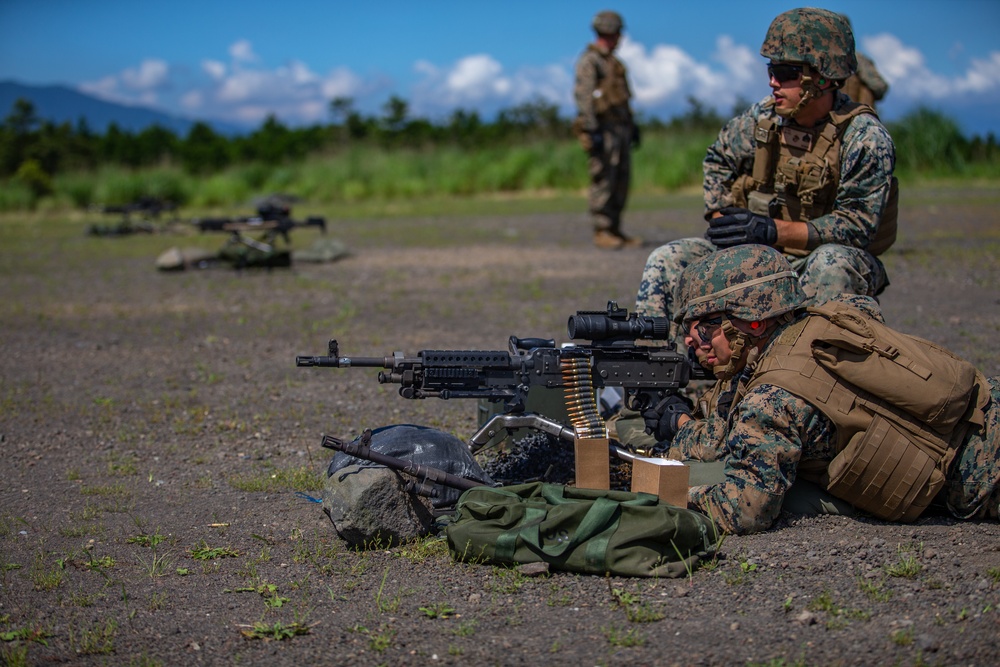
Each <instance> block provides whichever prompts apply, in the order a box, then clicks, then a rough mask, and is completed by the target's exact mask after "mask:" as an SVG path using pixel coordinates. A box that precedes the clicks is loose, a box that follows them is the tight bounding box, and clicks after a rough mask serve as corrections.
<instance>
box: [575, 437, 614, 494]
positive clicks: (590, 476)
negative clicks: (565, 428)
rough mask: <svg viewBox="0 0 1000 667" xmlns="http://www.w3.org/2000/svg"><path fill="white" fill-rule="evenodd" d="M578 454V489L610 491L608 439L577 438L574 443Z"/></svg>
mask: <svg viewBox="0 0 1000 667" xmlns="http://www.w3.org/2000/svg"><path fill="white" fill-rule="evenodd" d="M573 449H574V452H575V453H576V487H577V488H578V489H604V490H607V489H610V488H611V457H610V455H609V453H608V439H607V438H577V439H576V440H575V441H574V443H573Z"/></svg>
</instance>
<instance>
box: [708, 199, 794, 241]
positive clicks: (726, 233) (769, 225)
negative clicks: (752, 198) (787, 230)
mask: <svg viewBox="0 0 1000 667" xmlns="http://www.w3.org/2000/svg"><path fill="white" fill-rule="evenodd" d="M719 213H720V214H721V215H719V216H718V217H716V218H712V219H711V220H709V221H708V231H707V232H706V233H705V237H706V238H707V239H708V240H709V241H711V242H712V243H714V244H715V245H716V246H717V247H719V248H731V247H732V246H736V245H743V244H745V243H761V244H763V245H768V246H773V245H774V244H775V243H777V242H778V228H777V226H776V225H775V224H774V220H773V219H772V218H769V217H767V216H766V215H760V214H757V213H751V212H750V211H749V210H747V209H745V208H739V207H737V206H728V207H726V208H724V209H722V210H721V211H719Z"/></svg>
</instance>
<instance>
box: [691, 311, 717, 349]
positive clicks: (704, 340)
mask: <svg viewBox="0 0 1000 667" xmlns="http://www.w3.org/2000/svg"><path fill="white" fill-rule="evenodd" d="M720 326H722V315H717V316H715V317H712V318H709V319H707V320H702V321H700V322H698V326H696V327H695V328H694V332H695V335H696V336H698V341H700V342H701V344H702V345H708V344H709V343H711V342H712V337H713V336H714V335H715V330H716V329H717V328H718V327H720ZM698 341H696V342H698Z"/></svg>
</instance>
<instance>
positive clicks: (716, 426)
mask: <svg viewBox="0 0 1000 667" xmlns="http://www.w3.org/2000/svg"><path fill="white" fill-rule="evenodd" d="M838 300H840V301H845V302H847V303H849V304H850V305H852V306H854V307H856V308H859V309H861V310H863V311H864V312H866V313H868V314H870V315H872V316H873V317H875V318H876V319H879V320H880V321H881V314H880V313H879V310H878V306H877V304H876V303H875V301H874V300H873V299H870V298H867V297H861V296H853V295H844V296H842V297H840V298H839V299H838ZM802 317H806V315H802ZM786 326H788V325H786ZM778 335H780V330H779V331H778V332H776V333H775V334H773V336H772V340H773V339H775V338H777V337H778ZM767 354H768V348H765V349H764V351H763V352H762V354H761V357H762V358H763V357H766V356H767ZM748 376H749V373H748V372H747V371H746V370H744V372H743V373H741V374H740V375H738V376H737V377H736V378H734V380H733V387H731V389H732V388H735V387H736V386H737V385H739V384H741V383H743V384H745V383H746V382H747V381H748V379H749V377H748ZM988 382H989V385H990V390H991V394H992V402H991V403H990V405H989V406H988V408H987V412H986V425H985V427H984V429H983V430H981V431H977V432H973V433H970V434H969V435H968V436H966V438H965V441H964V443H963V445H962V447H961V448H960V449H959V450H958V454H957V456H956V458H955V461H954V462H953V463H952V465H951V468H950V470H949V473H948V476H947V482H946V485H945V487H944V489H943V490H942V492H941V494H940V495H939V496H938V499H939V500H943V501H944V502H945V503H946V505H947V508H948V510H949V511H950V512H951V513H952V514H953V515H954V516H956V517H958V518H963V519H967V518H985V517H992V518H997V516H998V513H1000V377H994V378H990V379H989V381H988ZM719 403H720V406H721V407H719V408H717V409H715V410H714V411H713V412H712V414H711V415H710V416H709V417H708V418H707V419H706V420H705V421H704V422H702V421H699V420H694V421H690V422H688V423H686V424H684V426H682V427H681V428H680V430H679V431H678V433H677V436H676V437H675V438H674V440H673V442H672V444H671V448H670V452H669V455H670V457H671V458H675V459H681V460H684V459H694V460H714V459H721V460H723V461H724V462H725V470H724V474H725V478H724V481H723V482H721V483H719V484H712V485H706V486H693V487H691V489H690V490H689V492H688V502H689V505H690V506H691V507H693V508H695V509H698V510H700V511H702V512H704V513H705V514H708V515H709V516H711V517H712V518H713V519H714V520H715V522H716V523H717V524H718V525H719V526H720V527H721V528H722V529H723V530H725V531H727V532H731V533H737V534H744V533H753V532H759V531H762V530H766V529H767V528H769V527H770V526H771V525H772V524H773V523H774V521H775V519H777V517H778V513H779V512H780V511H781V507H782V502H783V501H784V499H785V496H786V494H787V493H788V491H789V488H790V487H791V486H792V484H794V483H795V481H796V477H797V473H798V470H799V467H800V466H809V465H811V464H812V465H825V464H828V463H829V462H830V461H831V460H833V457H834V456H835V454H836V442H837V437H836V431H835V429H834V427H833V425H832V424H831V423H830V421H829V420H828V419H827V418H826V417H825V416H824V415H823V413H822V412H820V410H818V409H817V408H815V407H814V406H813V405H811V404H810V403H809V402H808V401H805V400H804V399H802V398H799V397H798V396H796V395H794V394H792V393H790V392H788V391H786V390H784V389H781V388H778V387H775V386H773V385H767V384H764V385H760V386H758V387H756V388H754V389H751V390H750V391H749V392H747V393H746V394H745V395H743V396H741V397H740V398H739V399H738V400H736V401H735V403H734V404H732V405H731V406H727V405H726V404H725V401H724V400H720V401H719Z"/></svg>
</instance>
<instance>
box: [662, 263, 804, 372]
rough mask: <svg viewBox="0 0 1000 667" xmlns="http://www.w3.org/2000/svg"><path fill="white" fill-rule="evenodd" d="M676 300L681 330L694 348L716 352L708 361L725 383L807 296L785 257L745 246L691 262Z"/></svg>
mask: <svg viewBox="0 0 1000 667" xmlns="http://www.w3.org/2000/svg"><path fill="white" fill-rule="evenodd" d="M680 301H681V307H680V309H679V310H678V312H677V315H676V316H675V320H676V321H677V323H678V324H680V325H681V330H682V331H685V332H688V333H689V335H690V338H691V339H692V340H693V344H694V345H696V346H697V345H699V344H700V345H703V346H705V347H706V348H709V347H711V348H712V349H713V350H714V351H715V354H711V353H710V357H709V362H710V364H711V365H712V371H713V372H714V373H715V375H716V377H718V378H720V379H728V378H731V377H733V376H734V375H735V374H736V373H737V372H739V371H740V370H741V369H742V368H743V367H744V366H745V365H746V363H747V361H748V360H749V350H751V349H755V348H757V347H759V343H762V342H764V341H765V340H766V337H767V336H768V335H769V334H770V333H771V332H773V331H774V329H775V328H776V327H777V325H778V324H780V323H781V322H784V321H786V320H788V319H790V317H791V314H792V313H793V312H794V311H795V309H796V308H798V307H799V306H801V305H802V303H803V302H804V301H805V294H804V293H803V292H802V288H801V287H800V286H799V278H798V275H797V274H796V273H795V271H793V270H792V267H791V265H789V263H788V260H786V259H785V257H784V255H782V254H781V253H780V252H778V251H777V250H775V249H774V248H771V247H768V246H764V245H757V244H748V245H740V246H735V247H733V248H727V249H725V250H719V251H716V252H713V253H711V254H709V255H708V256H706V257H704V258H702V259H700V260H698V261H697V262H694V263H692V264H689V265H688V267H687V268H686V269H684V273H683V274H681V279H680ZM720 332H721V335H722V338H719V339H718V340H715V338H716V337H717V336H718V335H719V334H720Z"/></svg>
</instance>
